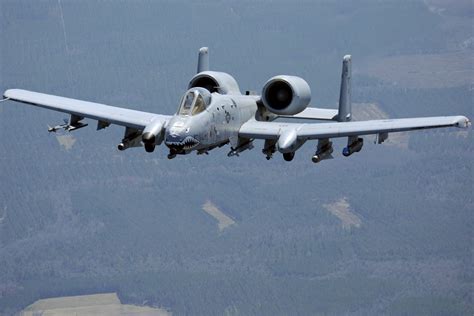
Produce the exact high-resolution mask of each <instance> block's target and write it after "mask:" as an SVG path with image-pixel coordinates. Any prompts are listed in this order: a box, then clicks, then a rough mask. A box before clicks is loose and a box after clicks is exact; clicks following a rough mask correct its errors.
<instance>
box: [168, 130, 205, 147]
mask: <svg viewBox="0 0 474 316" xmlns="http://www.w3.org/2000/svg"><path fill="white" fill-rule="evenodd" d="M165 144H166V146H168V147H169V148H173V149H177V150H181V149H185V150H188V149H192V148H194V147H196V146H197V145H199V141H198V140H197V139H195V138H194V137H192V136H189V135H188V136H184V135H179V134H168V135H166V138H165Z"/></svg>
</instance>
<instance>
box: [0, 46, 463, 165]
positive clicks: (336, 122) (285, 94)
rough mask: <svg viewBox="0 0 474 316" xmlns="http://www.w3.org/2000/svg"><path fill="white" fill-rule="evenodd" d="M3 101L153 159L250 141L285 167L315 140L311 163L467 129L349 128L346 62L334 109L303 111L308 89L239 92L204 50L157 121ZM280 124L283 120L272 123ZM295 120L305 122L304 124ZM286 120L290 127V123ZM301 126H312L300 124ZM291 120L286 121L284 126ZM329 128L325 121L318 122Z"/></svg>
mask: <svg viewBox="0 0 474 316" xmlns="http://www.w3.org/2000/svg"><path fill="white" fill-rule="evenodd" d="M3 96H4V98H5V99H4V100H12V101H17V102H22V103H26V104H31V105H35V106H39V107H43V108H47V109H51V110H55V111H60V112H65V113H68V114H70V119H69V120H68V121H67V122H66V123H65V124H62V125H57V126H54V127H49V129H48V130H49V131H50V132H55V131H57V130H58V129H65V130H66V131H73V130H76V129H79V128H82V127H85V126H87V124H86V123H84V122H83V119H84V118H90V119H94V120H97V121H98V123H97V130H100V129H103V128H106V127H107V126H109V125H110V124H117V125H121V126H124V127H125V134H124V137H123V139H122V141H121V142H120V143H119V145H118V149H119V150H125V149H127V148H131V147H141V146H144V147H145V150H146V151H147V152H153V151H154V149H155V146H157V145H160V144H161V143H162V142H163V141H164V143H165V145H166V146H167V147H168V148H169V154H168V158H169V159H172V158H175V157H176V156H177V155H185V154H189V153H191V152H194V151H196V152H197V154H207V153H208V151H210V150H212V149H214V148H217V147H221V146H224V145H226V144H230V146H231V149H230V152H229V153H228V156H236V155H239V153H241V152H242V151H244V150H248V149H252V148H253V141H254V140H255V139H262V140H264V146H263V150H262V152H263V154H265V156H266V158H267V159H270V158H271V157H272V156H273V154H274V153H275V152H277V151H278V152H280V153H282V154H283V158H284V160H286V161H291V160H293V157H294V156H295V152H296V151H297V150H298V149H299V148H300V147H301V146H302V145H303V144H304V143H305V142H306V141H308V140H317V141H318V143H317V147H316V150H315V153H314V155H313V156H312V161H313V162H315V163H317V162H320V161H322V160H324V159H331V158H332V153H333V146H332V142H331V139H332V138H336V137H347V146H346V147H344V149H343V151H342V154H343V155H344V156H346V157H347V156H350V155H352V154H353V153H355V152H359V151H360V150H361V148H362V146H363V144H364V140H363V138H361V137H360V136H363V135H370V134H373V135H376V142H377V143H379V144H381V143H382V142H384V141H385V140H386V139H387V138H388V133H392V132H401V131H411V130H419V129H427V128H440V127H450V126H454V127H464V128H465V127H468V126H469V125H470V121H469V119H468V118H467V117H465V116H441V117H420V118H403V119H384V120H369V121H357V122H352V121H351V118H352V116H351V56H350V55H346V56H344V58H343V62H342V76H341V88H340V96H339V109H337V110H336V109H322V108H314V107H309V104H310V101H311V90H310V87H309V85H308V83H307V82H306V81H305V80H304V79H302V78H300V77H296V76H288V75H279V76H275V77H273V78H270V79H269V80H268V81H267V82H266V83H265V85H264V86H263V89H262V94H261V95H256V94H254V93H250V92H246V93H244V94H242V93H241V91H240V88H239V85H238V84H237V81H236V80H235V79H234V78H233V77H232V76H231V75H229V74H227V73H225V72H218V71H211V70H209V50H208V48H207V47H202V48H201V49H200V50H199V54H198V67H197V74H196V75H195V76H194V77H192V78H191V81H190V82H189V84H188V90H187V91H186V93H185V94H184V96H183V97H182V99H181V102H180V104H179V107H178V111H177V113H176V114H174V115H161V114H155V113H148V112H142V111H136V110H131V109H125V108H120V107H114V106H109V105H104V104H99V103H92V102H87V101H80V100H75V99H70V98H64V97H59V96H54V95H49V94H43V93H38V92H32V91H27V90H20V89H10V90H6V91H5V93H4V94H3ZM279 118H284V119H285V120H284V121H282V120H277V119H279ZM294 119H306V121H305V123H301V121H300V120H298V121H297V122H295V121H294ZM292 120H293V122H291V121H292ZM307 120H313V121H312V122H311V121H307ZM288 121H290V122H288ZM320 121H330V122H320Z"/></svg>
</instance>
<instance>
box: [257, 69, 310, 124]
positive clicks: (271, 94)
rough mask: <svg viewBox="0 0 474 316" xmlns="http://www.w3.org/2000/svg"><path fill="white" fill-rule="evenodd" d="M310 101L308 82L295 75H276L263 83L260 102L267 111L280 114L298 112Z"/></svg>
mask: <svg viewBox="0 0 474 316" xmlns="http://www.w3.org/2000/svg"><path fill="white" fill-rule="evenodd" d="M310 101H311V89H310V88H309V85H308V83H307V82H306V81H305V80H304V79H302V78H300V77H296V76H276V77H273V78H271V79H270V80H268V81H267V83H265V86H263V90H262V102H263V105H264V106H265V107H266V108H267V110H268V111H270V112H272V113H275V114H280V115H294V114H297V113H300V112H301V111H303V110H304V109H306V107H307V106H308V105H309V102H310Z"/></svg>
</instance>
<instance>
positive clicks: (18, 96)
mask: <svg viewBox="0 0 474 316" xmlns="http://www.w3.org/2000/svg"><path fill="white" fill-rule="evenodd" d="M3 96H4V97H5V98H8V99H10V100H12V101H17V102H22V103H26V104H31V105H35V106H38V107H42V108H46V109H50V110H54V111H59V112H65V113H69V114H71V115H75V116H78V117H86V118H91V119H94V120H98V121H101V122H105V123H109V124H117V125H121V126H125V127H130V128H134V129H137V130H143V129H144V128H145V127H146V126H147V125H148V124H149V123H151V122H152V121H156V120H160V119H162V120H163V122H167V121H168V120H169V119H170V118H171V116H167V115H159V114H154V113H148V112H142V111H136V110H130V109H125V108H120V107H115V106H110V105H105V104H100V103H94V102H87V101H81V100H76V99H71V98H64V97H59V96H55V95H50V94H44V93H38V92H32V91H27V90H21V89H10V90H7V91H5V93H4V95H3Z"/></svg>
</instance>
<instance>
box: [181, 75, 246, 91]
mask: <svg viewBox="0 0 474 316" xmlns="http://www.w3.org/2000/svg"><path fill="white" fill-rule="evenodd" d="M196 87H201V88H204V89H207V90H208V91H209V92H211V93H213V92H218V93H220V94H241V92H240V89H239V85H238V84H237V81H236V80H235V79H234V77H232V76H231V75H229V74H227V73H225V72H218V71H202V72H200V73H198V74H197V75H195V76H194V77H193V78H192V79H191V81H190V82H189V85H188V89H191V88H196Z"/></svg>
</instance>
